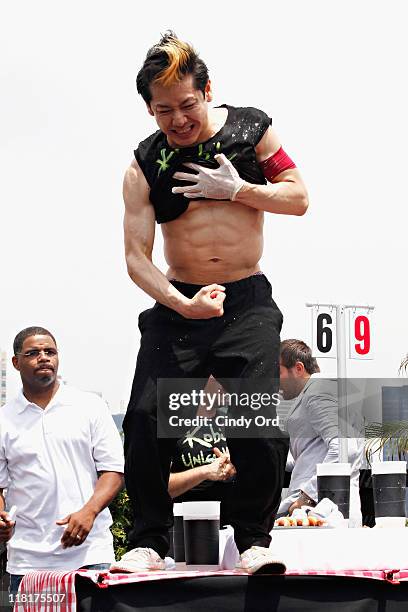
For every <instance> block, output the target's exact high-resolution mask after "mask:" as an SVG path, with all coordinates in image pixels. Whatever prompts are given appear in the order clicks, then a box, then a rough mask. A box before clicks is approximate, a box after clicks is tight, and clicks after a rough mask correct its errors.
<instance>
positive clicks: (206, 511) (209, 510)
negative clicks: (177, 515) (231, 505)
mask: <svg viewBox="0 0 408 612" xmlns="http://www.w3.org/2000/svg"><path fill="white" fill-rule="evenodd" d="M220 503H221V502H219V501H202V502H183V503H182V506H183V517H184V520H185V521H186V520H187V521H188V520H200V519H219V518H220Z"/></svg>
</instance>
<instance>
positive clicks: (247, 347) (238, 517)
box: [123, 275, 288, 557]
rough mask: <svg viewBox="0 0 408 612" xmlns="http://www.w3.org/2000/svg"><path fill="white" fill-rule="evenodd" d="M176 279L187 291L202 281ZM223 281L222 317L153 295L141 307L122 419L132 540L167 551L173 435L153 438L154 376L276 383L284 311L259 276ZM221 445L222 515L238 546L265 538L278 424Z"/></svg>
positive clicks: (275, 476)
mask: <svg viewBox="0 0 408 612" xmlns="http://www.w3.org/2000/svg"><path fill="white" fill-rule="evenodd" d="M173 284H174V286H175V287H176V288H177V289H178V290H179V291H180V292H181V293H183V294H184V295H186V296H187V297H189V298H191V297H193V295H195V294H196V293H197V291H198V290H199V288H200V287H199V286H198V285H190V284H186V283H180V282H177V281H174V282H173ZM224 286H225V287H226V299H225V302H224V315H223V316H222V317H215V318H212V319H208V320H201V319H200V320H190V319H186V318H184V317H183V316H181V315H179V314H178V313H176V312H175V311H173V310H171V309H169V308H167V307H165V306H162V305H161V304H157V303H156V304H155V306H154V307H153V308H151V309H149V310H147V311H144V312H142V313H141V314H140V316H139V328H140V331H141V334H142V337H141V345H140V350H139V354H138V358H137V364H136V372H135V377H134V381H133V386H132V393H131V397H130V401H129V406H128V409H127V413H126V416H125V420H124V422H123V430H124V433H125V460H126V462H125V480H126V488H127V491H128V494H129V497H130V500H131V504H132V509H133V514H134V525H133V529H132V530H131V532H130V535H129V544H130V547H131V548H133V547H137V546H144V547H150V548H153V549H154V550H156V551H157V552H158V553H159V555H160V556H162V557H164V556H165V554H166V553H167V551H168V548H169V536H168V532H169V529H170V528H171V526H172V524H173V514H172V500H171V498H170V496H169V494H168V490H167V489H168V480H169V471H170V464H171V458H172V455H173V453H174V451H175V444H176V440H175V439H158V437H157V380H158V379H160V378H198V377H201V378H207V377H208V376H209V375H210V374H212V375H213V376H214V377H215V378H217V380H219V381H220V382H222V381H223V380H225V379H229V378H232V379H238V378H241V379H261V378H262V380H269V381H270V383H269V388H268V392H269V393H270V394H272V393H273V392H276V391H277V386H278V381H279V344H280V337H279V333H280V330H281V327H282V314H281V312H280V310H279V308H278V307H277V306H276V304H275V302H274V301H273V299H272V290H271V285H270V284H269V282H268V280H267V279H266V277H265V276H263V275H255V276H251V277H249V278H246V279H243V280H240V281H236V282H233V283H225V284H224ZM263 391H266V389H265V388H263ZM228 447H229V450H230V454H231V461H232V462H233V464H234V465H235V468H236V470H237V478H236V482H235V483H234V486H233V492H232V494H231V495H230V496H229V508H228V517H229V521H230V523H231V525H232V526H233V527H234V530H235V541H236V544H237V547H238V550H239V551H240V552H243V551H244V550H246V549H247V548H250V547H251V546H252V545H259V546H268V545H269V543H270V540H271V538H270V535H269V529H270V525H271V520H273V514H274V513H275V512H276V508H277V506H278V504H279V499H280V495H281V490H282V485H283V476H284V470H285V464H286V456H287V451H288V440H287V437H286V436H284V435H279V433H277V432H276V431H275V432H274V437H271V438H266V437H260V438H243V437H242V438H233V437H232V438H229V439H228Z"/></svg>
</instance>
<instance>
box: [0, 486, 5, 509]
mask: <svg viewBox="0 0 408 612" xmlns="http://www.w3.org/2000/svg"><path fill="white" fill-rule="evenodd" d="M5 507H6V500H5V499H4V496H3V489H0V512H1V511H2V510H4V508H5Z"/></svg>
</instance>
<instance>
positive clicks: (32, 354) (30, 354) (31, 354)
mask: <svg viewBox="0 0 408 612" xmlns="http://www.w3.org/2000/svg"><path fill="white" fill-rule="evenodd" d="M41 353H44V355H45V356H46V357H56V356H57V355H58V351H57V349H55V348H45V349H32V350H31V351H27V352H26V353H16V355H21V356H22V357H25V358H26V359H36V358H37V357H39V356H40V355H41Z"/></svg>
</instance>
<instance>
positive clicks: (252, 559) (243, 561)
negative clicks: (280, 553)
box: [237, 546, 286, 574]
mask: <svg viewBox="0 0 408 612" xmlns="http://www.w3.org/2000/svg"><path fill="white" fill-rule="evenodd" d="M237 568H238V569H244V570H246V571H247V572H248V574H284V573H285V572H286V565H285V564H284V563H283V561H281V560H280V559H277V558H276V557H275V556H274V555H273V554H272V551H271V549H270V548H265V547H263V546H251V548H248V550H246V551H245V552H243V553H242V555H241V556H240V563H239V564H238V565H237Z"/></svg>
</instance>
